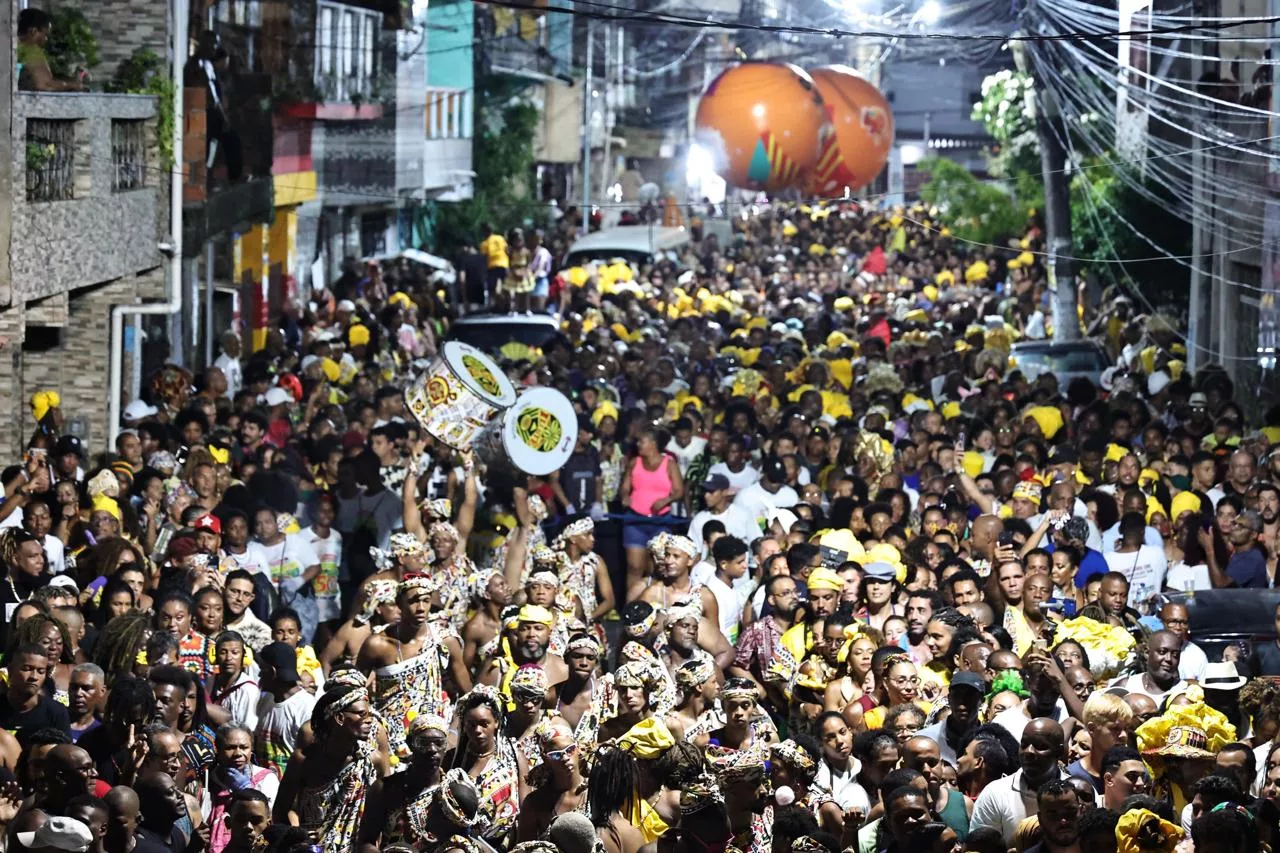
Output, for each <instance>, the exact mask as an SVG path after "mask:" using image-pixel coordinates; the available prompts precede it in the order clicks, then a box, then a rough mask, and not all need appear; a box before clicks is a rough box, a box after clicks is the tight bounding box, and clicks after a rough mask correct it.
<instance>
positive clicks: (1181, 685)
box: [1107, 672, 1187, 705]
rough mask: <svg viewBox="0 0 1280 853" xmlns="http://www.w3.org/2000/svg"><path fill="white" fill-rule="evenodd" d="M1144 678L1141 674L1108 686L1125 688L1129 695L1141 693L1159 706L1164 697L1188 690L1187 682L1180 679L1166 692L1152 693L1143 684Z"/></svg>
mask: <svg viewBox="0 0 1280 853" xmlns="http://www.w3.org/2000/svg"><path fill="white" fill-rule="evenodd" d="M1142 676H1143V674H1142V673H1141V672H1139V673H1138V674H1137V675H1130V676H1126V677H1123V678H1117V679H1116V680H1115V681H1113V682H1111V683H1110V684H1108V685H1107V686H1108V687H1123V688H1124V689H1125V690H1126V691H1128V692H1129V693H1141V694H1142V695H1143V696H1150V697H1151V701H1153V702H1155V703H1156V705H1159V704H1160V703H1161V702H1163V701H1164V697H1166V696H1169V695H1170V694H1176V693H1181V692H1182V691H1183V690H1186V689H1187V682H1185V681H1183V680H1182V679H1181V678H1179V679H1178V683H1177V684H1175V685H1173V686H1172V687H1170V688H1169V689H1168V690H1164V691H1161V692H1152V691H1150V690H1148V689H1147V688H1146V686H1145V685H1144V684H1143V680H1142Z"/></svg>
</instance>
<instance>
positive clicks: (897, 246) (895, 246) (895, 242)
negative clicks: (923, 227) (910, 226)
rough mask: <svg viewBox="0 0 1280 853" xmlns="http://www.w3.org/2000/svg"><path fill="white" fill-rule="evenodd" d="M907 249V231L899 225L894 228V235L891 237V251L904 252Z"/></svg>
mask: <svg viewBox="0 0 1280 853" xmlns="http://www.w3.org/2000/svg"><path fill="white" fill-rule="evenodd" d="M906 249H907V232H906V230H904V229H903V228H902V226H901V225H899V226H898V227H897V228H895V229H893V236H892V237H890V238H889V251H891V252H904V251H906Z"/></svg>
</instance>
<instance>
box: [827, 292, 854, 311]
mask: <svg viewBox="0 0 1280 853" xmlns="http://www.w3.org/2000/svg"><path fill="white" fill-rule="evenodd" d="M832 307H833V308H835V309H836V310H837V311H848V310H850V309H851V308H853V297H851V296H837V297H836V301H835V302H833V303H832Z"/></svg>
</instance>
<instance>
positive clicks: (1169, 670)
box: [1111, 631, 1187, 705]
mask: <svg viewBox="0 0 1280 853" xmlns="http://www.w3.org/2000/svg"><path fill="white" fill-rule="evenodd" d="M1181 660H1182V640H1181V638H1179V637H1178V635H1177V634H1175V633H1173V632H1172V631H1156V632H1155V633H1154V634H1152V635H1151V636H1150V637H1148V638H1147V667H1146V671H1145V672H1140V673H1138V674H1137V675H1129V676H1122V677H1120V678H1117V679H1116V680H1115V681H1112V682H1111V686H1112V687H1123V688H1124V689H1125V690H1127V691H1128V692H1129V693H1144V694H1146V695H1147V696H1150V697H1151V700H1152V701H1153V702H1155V703H1156V705H1159V704H1160V703H1161V702H1163V701H1164V700H1165V697H1167V696H1169V695H1170V694H1176V693H1180V692H1182V690H1183V689H1185V688H1186V686H1187V683H1186V682H1185V681H1183V680H1182V676H1180V675H1179V674H1178V665H1179V663H1180V662H1181Z"/></svg>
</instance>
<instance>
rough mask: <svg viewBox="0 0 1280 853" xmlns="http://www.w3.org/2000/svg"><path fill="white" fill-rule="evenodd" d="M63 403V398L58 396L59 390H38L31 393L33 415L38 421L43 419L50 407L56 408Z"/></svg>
mask: <svg viewBox="0 0 1280 853" xmlns="http://www.w3.org/2000/svg"><path fill="white" fill-rule="evenodd" d="M61 405H62V398H61V397H60V396H58V392H57V391H37V392H36V393H34V394H32V395H31V417H33V418H35V419H36V420H37V421H40V420H43V419H44V416H45V415H47V414H49V410H50V409H56V408H58V407H59V406H61Z"/></svg>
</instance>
